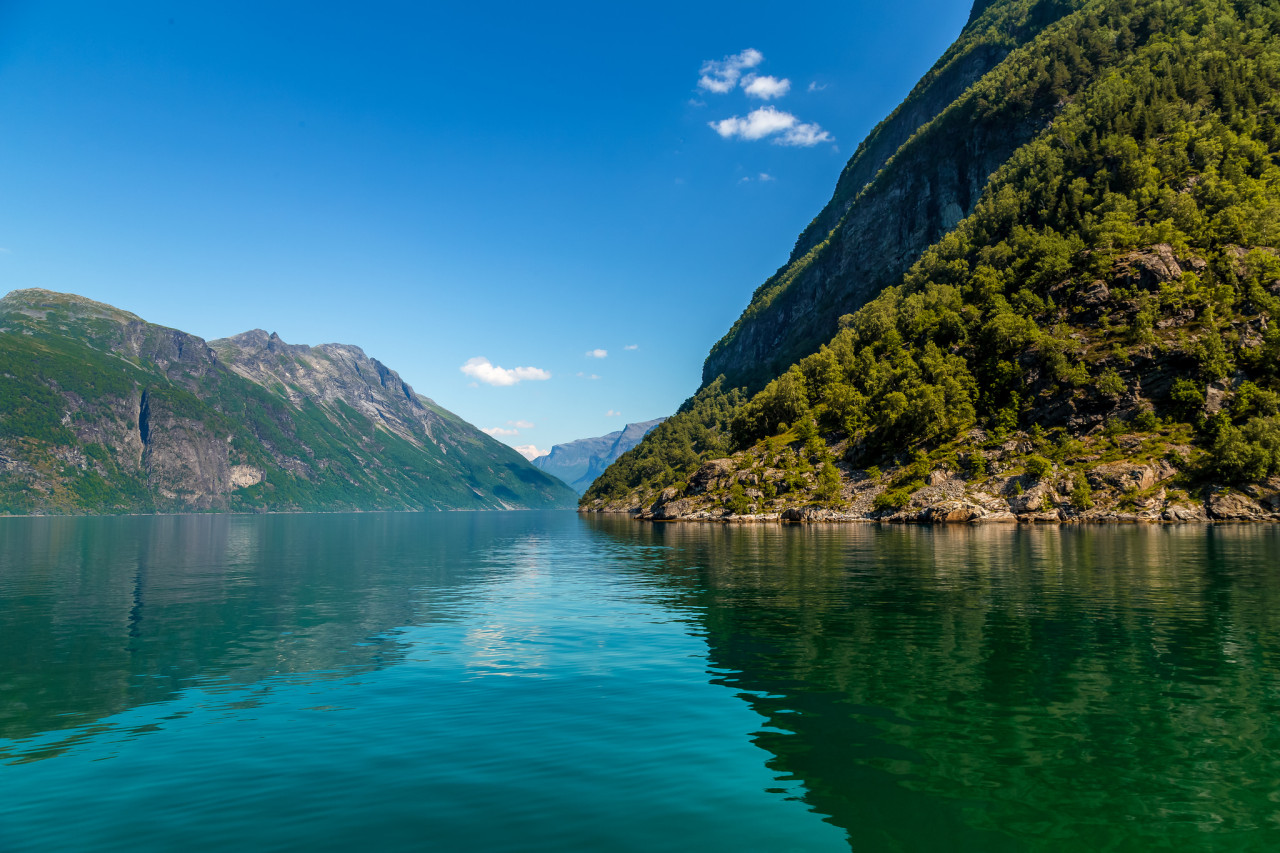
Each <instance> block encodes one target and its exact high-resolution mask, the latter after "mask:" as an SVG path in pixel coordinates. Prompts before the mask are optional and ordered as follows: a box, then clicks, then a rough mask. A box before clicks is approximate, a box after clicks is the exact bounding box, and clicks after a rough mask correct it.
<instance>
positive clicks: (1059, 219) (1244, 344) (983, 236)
mask: <svg viewBox="0 0 1280 853" xmlns="http://www.w3.org/2000/svg"><path fill="white" fill-rule="evenodd" d="M1002 34H1003V35H1002ZM979 45H987V46H988V47H984V48H981V50H983V51H985V52H984V53H983V54H982V55H983V56H985V57H988V58H995V57H998V56H999V54H1000V52H1001V51H1005V53H1004V55H1003V57H1002V58H999V59H998V61H996V62H994V63H993V64H992V65H991V67H990V69H989V70H987V71H985V72H984V73H982V74H981V76H979V77H977V78H976V80H975V82H973V84H972V85H970V86H969V87H968V88H967V89H965V90H964V91H963V92H962V93H961V94H959V95H958V96H957V97H956V98H955V99H954V100H953V101H952V102H951V103H949V104H946V105H945V106H943V107H942V108H941V109H939V110H937V111H936V113H935V114H934V115H933V117H932V118H928V117H927V116H928V114H929V113H931V112H935V111H933V110H926V109H918V110H916V112H915V116H918V117H919V118H920V120H921V122H922V123H920V124H919V125H918V126H917V127H916V128H915V129H914V130H913V131H912V133H911V134H910V136H909V138H907V139H906V141H905V142H903V143H902V144H901V145H900V146H899V147H898V148H897V149H896V150H895V151H894V152H893V153H892V155H891V156H889V157H887V158H883V151H881V152H880V153H879V154H877V155H876V156H875V157H872V158H870V160H868V161H867V162H869V163H870V162H872V161H879V160H882V161H883V165H880V166H878V167H873V166H862V165H861V161H860V159H859V158H860V156H861V157H863V158H864V159H865V158H866V157H867V156H868V155H866V154H865V153H864V152H868V151H871V150H872V148H874V147H875V146H876V140H877V139H878V138H879V137H880V136H883V135H884V134H885V133H886V132H887V131H886V130H885V129H886V128H889V127H890V126H891V125H892V124H893V123H894V122H895V121H903V122H905V123H906V124H907V125H910V124H912V123H913V122H915V121H916V118H911V120H909V121H908V120H907V119H906V118H902V117H904V116H907V115H908V114H909V113H911V111H912V105H913V103H914V102H916V101H922V100H924V99H927V97H928V96H929V93H930V92H932V91H934V89H935V88H936V87H937V86H938V85H940V84H938V83H937V82H936V81H937V80H939V79H941V78H942V77H944V76H945V74H946V71H947V69H948V68H949V67H951V65H952V64H953V63H954V62H955V61H957V58H958V57H963V56H968V55H971V54H973V53H974V52H975V51H979V50H980V48H979V47H977V46H979ZM990 45H998V48H995V47H989V46H990ZM980 65H981V63H978V66H976V67H980ZM939 91H941V90H939ZM1278 110H1280V2H1274V0H1272V2H1226V0H1194V1H1193V2H1169V0H1092V2H1081V3H1029V2H1023V0H1009V2H1000V0H995V2H990V3H987V4H981V5H980V7H975V9H974V14H973V15H972V16H971V19H970V23H969V24H968V26H967V27H966V28H965V30H964V32H963V33H962V34H961V36H960V38H959V40H958V41H957V43H956V45H955V46H953V47H952V48H951V50H949V51H948V53H947V55H946V56H944V58H943V60H941V61H940V62H939V64H938V66H936V67H935V69H934V71H932V72H930V76H927V77H926V78H925V80H924V81H922V82H921V84H920V85H919V86H917V88H916V90H915V91H914V92H913V93H912V95H911V97H910V98H908V100H907V102H905V103H904V105H903V107H900V108H899V110H898V111H896V112H895V114H894V116H892V117H891V118H890V119H888V120H887V121H886V122H885V123H883V124H882V125H881V126H880V128H877V130H876V131H874V132H873V134H872V137H871V138H869V140H868V142H866V143H864V144H863V146H862V147H861V148H860V149H859V152H858V153H857V154H855V155H854V158H853V159H852V160H851V161H850V165H849V166H848V167H847V168H846V170H845V173H844V175H842V177H841V184H840V185H838V187H837V190H836V194H835V196H834V197H833V199H832V202H831V204H829V205H828V207H827V209H826V210H824V211H823V213H822V214H820V215H819V217H818V218H816V219H815V220H814V225H811V226H810V229H809V230H807V231H806V232H805V234H803V235H801V238H800V241H799V242H798V244H797V247H796V256H793V259H792V261H791V262H790V263H789V264H788V266H786V267H784V268H783V270H782V271H780V273H779V274H778V275H777V276H775V277H774V278H772V279H770V280H769V281H767V282H765V284H764V285H762V286H761V288H760V289H758V290H757V291H756V293H755V295H754V297H753V299H752V302H751V305H750V306H749V307H748V308H747V310H746V311H745V312H744V313H743V316H742V317H741V318H740V319H739V320H738V322H737V323H736V324H735V326H734V328H733V329H732V330H730V332H729V334H728V335H726V336H725V338H724V339H722V340H721V341H720V342H719V343H717V344H716V346H715V348H713V350H712V352H711V355H710V356H709V357H708V359H707V364H706V369H705V371H704V385H703V387H702V389H701V390H700V391H699V392H698V394H697V395H696V396H695V397H694V398H692V399H691V400H689V401H688V402H686V404H685V405H684V406H683V407H682V409H681V411H680V412H679V413H678V414H677V415H676V416H675V417H673V418H671V419H670V420H668V421H667V422H666V423H664V424H663V425H662V426H661V427H659V428H658V429H656V430H655V431H654V432H653V433H652V434H650V436H649V437H648V438H646V440H645V441H644V442H642V443H641V444H640V445H639V446H638V447H636V448H635V449H633V450H632V451H631V452H629V453H628V454H626V455H624V456H623V457H622V458H621V459H620V460H619V461H618V462H617V463H616V464H615V465H614V466H613V467H612V468H610V469H609V470H608V471H606V472H605V474H604V475H603V476H602V477H601V478H600V479H598V480H597V481H596V483H595V485H594V486H593V487H592V488H591V489H590V490H589V491H588V492H587V495H586V496H585V498H584V501H583V503H582V506H583V507H584V508H589V509H597V510H613V511H621V510H626V511H631V512H637V513H641V514H642V515H644V516H646V517H654V518H675V517H725V516H730V515H741V516H746V515H751V514H755V515H763V516H766V517H769V516H775V517H776V516H782V517H784V518H823V517H849V518H888V519H894V520H955V521H961V520H979V519H1000V520H1012V519H1015V518H1021V519H1042V520H1062V519H1073V518H1077V519H1160V518H1163V519H1166V520H1189V519H1199V518H1267V517H1269V518H1280V496H1278V495H1277V493H1278V492H1280V372H1278V370H1280V367H1278V366H1280V326H1277V324H1276V318H1277V317H1278V316H1280V256H1278V254H1277V251H1276V247H1277V246H1280V132H1278V131H1277V124H1276V115H1277V111H1278ZM902 133H903V131H902V130H901V129H900V128H899V129H897V130H895V131H894V134H896V135H893V140H894V141H896V139H897V138H898V137H900V136H901V135H902ZM859 170H861V171H859ZM855 173H856V176H855ZM851 176H852V177H851ZM864 178H865V180H864ZM859 182H862V184H861V186H858V185H857V184H858V183H859ZM966 187H969V188H971V190H972V191H971V192H969V191H966ZM833 222H834V224H831V223H833ZM828 226H829V230H827V231H826V232H825V233H823V229H827V228H828ZM819 235H821V240H819V239H818V236H819ZM769 353H776V354H777V356H776V357H774V356H771V355H769Z"/></svg>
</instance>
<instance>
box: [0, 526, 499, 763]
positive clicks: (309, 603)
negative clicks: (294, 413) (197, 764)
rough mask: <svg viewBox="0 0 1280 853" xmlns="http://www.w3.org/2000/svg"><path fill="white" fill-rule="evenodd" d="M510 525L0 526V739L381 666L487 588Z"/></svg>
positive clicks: (56, 748)
mask: <svg viewBox="0 0 1280 853" xmlns="http://www.w3.org/2000/svg"><path fill="white" fill-rule="evenodd" d="M509 528H510V522H509V521H508V522H507V527H502V526H500V525H498V523H497V522H496V521H495V519H493V518H491V517H486V516H483V515H481V514H474V513H473V514H459V515H457V516H454V517H451V518H450V519H449V523H448V525H447V526H444V525H442V524H441V519H439V518H437V517H435V516H413V515H395V514H378V515H365V516H332V517H323V516H321V517H315V516H300V517H273V518H260V517H259V518H255V517H243V516H241V517H235V516H186V517H161V518H103V519H68V518H48V519H10V520H5V519H0V649H3V650H4V659H3V666H0V739H10V740H13V741H18V742H20V741H21V740H22V739H24V738H29V737H31V736H33V735H36V734H40V733H43V732H49V731H57V730H64V729H73V728H78V727H85V726H86V725H87V724H91V723H93V722H94V721H96V720H100V719H103V718H106V717H110V716H112V715H115V714H117V713H119V712H120V711H122V710H125V709H127V708H131V707H134V706H138V705H143V704H150V703H155V702H161V701H164V700H166V699H169V698H171V697H173V696H174V695H176V694H177V693H178V692H179V691H181V690H183V689H186V688H190V687H192V686H200V687H203V688H208V689H215V690H216V689H219V688H235V687H240V686H243V685H250V684H256V683H258V682H261V681H263V680H264V679H269V678H270V679H279V678H282V677H283V678H289V677H293V678H301V679H304V680H316V679H325V678H335V677H340V676H350V675H353V674H356V673H359V672H361V671H367V670H369V669H372V668H378V667H383V666H387V665H389V664H391V663H395V662H397V661H399V660H401V659H402V658H403V656H404V655H405V653H406V648H407V647H406V645H405V644H404V643H403V642H402V641H401V640H400V638H399V629H400V628H401V627H402V626H406V625H410V624H419V625H420V624H424V623H427V622H430V621H438V620H440V619H445V618H450V617H451V613H452V610H453V608H454V606H455V605H456V603H457V602H458V601H459V600H461V599H463V598H465V595H464V594H463V593H462V592H461V591H460V590H461V589H465V588H468V587H472V586H474V585H476V584H483V583H486V582H488V581H489V580H490V579H492V578H493V576H494V574H495V573H497V572H498V569H497V568H496V567H491V569H492V571H491V572H488V573H487V572H486V571H484V570H483V568H484V567H483V566H480V567H478V566H477V561H478V560H480V559H481V557H482V556H483V554H484V551H485V549H486V548H487V547H489V546H490V545H492V543H493V541H494V539H495V537H501V538H502V540H503V541H505V540H506V538H508V537H509V536H511V535H513V534H514V535H519V533H520V531H519V529H517V530H515V531H512V530H510V529H509ZM517 528H518V525H517ZM95 733H96V730H95V729H92V728H83V729H82V730H81V731H80V732H79V733H78V734H77V735H76V736H75V737H74V738H73V739H72V740H70V741H67V742H56V743H51V744H49V745H48V746H47V748H42V749H40V750H37V751H36V752H35V753H32V754H28V755H26V757H28V758H31V757H47V756H48V755H50V754H56V753H57V752H60V751H61V750H62V749H65V748H66V746H68V745H70V743H73V742H75V741H76V740H80V739H82V738H83V737H85V736H92V735H93V734H95ZM19 745H20V744H19ZM3 755H4V753H3V752H0V757H3Z"/></svg>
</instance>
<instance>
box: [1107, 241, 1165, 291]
mask: <svg viewBox="0 0 1280 853" xmlns="http://www.w3.org/2000/svg"><path fill="white" fill-rule="evenodd" d="M1115 271H1116V281H1117V282H1119V283H1123V284H1125V285H1128V286H1130V287H1132V286H1135V285H1136V286H1138V287H1141V288H1143V289H1145V290H1155V289H1157V288H1159V286H1160V285H1161V284H1164V283H1165V282H1169V281H1174V280H1175V279H1177V278H1180V277H1181V276H1182V267H1181V266H1179V265H1178V261H1177V259H1176V258H1174V256H1173V247H1172V246H1170V245H1169V244H1168V243H1158V244H1156V245H1154V246H1149V247H1148V248H1146V249H1143V250H1141V251H1137V252H1130V253H1129V254H1127V255H1122V256H1121V257H1119V258H1117V259H1116V266H1115Z"/></svg>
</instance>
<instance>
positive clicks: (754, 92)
mask: <svg viewBox="0 0 1280 853" xmlns="http://www.w3.org/2000/svg"><path fill="white" fill-rule="evenodd" d="M742 91H744V92H746V93H747V94H748V95H750V96H751V97H753V98H759V99H760V100H762V101H769V100H772V99H774V98H781V97H782V96H783V95H785V94H787V92H790V91H791V81H790V80H788V79H786V78H785V77H784V78H783V79H781V80H779V79H778V78H777V77H769V76H762V75H757V74H748V75H747V76H746V77H743V78H742Z"/></svg>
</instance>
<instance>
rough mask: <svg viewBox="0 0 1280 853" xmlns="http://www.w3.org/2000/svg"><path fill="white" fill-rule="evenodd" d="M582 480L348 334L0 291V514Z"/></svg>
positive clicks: (514, 497) (441, 505)
mask: <svg viewBox="0 0 1280 853" xmlns="http://www.w3.org/2000/svg"><path fill="white" fill-rule="evenodd" d="M574 498H575V496H574V494H573V493H572V491H571V490H570V489H568V488H566V487H565V485H564V484H563V483H561V482H559V481H558V480H556V479H555V478H554V477H551V476H548V475H547V474H544V473H543V472H541V471H539V470H538V469H537V468H535V467H533V466H532V465H530V464H529V463H528V462H526V461H525V459H524V458H523V457H521V456H520V455H519V454H518V453H516V452H515V451H514V450H512V449H511V448H510V447H507V446H506V445H505V444H502V443H501V442H499V441H495V440H494V439H492V438H490V437H489V436H487V435H485V434H484V433H482V432H481V431H480V430H478V429H476V428H475V427H473V426H472V425H471V424H468V423H467V422H465V421H463V420H462V419H461V418H459V417H458V416H457V415H454V414H453V413H451V412H448V411H446V410H445V409H442V408H440V407H439V406H437V405H436V404H435V403H434V402H432V401H431V400H429V399H427V398H426V397H423V396H420V395H418V394H416V393H414V391H413V389H412V388H410V387H409V386H408V385H407V384H405V382H404V381H403V380H401V378H400V376H399V375H398V374H397V373H396V372H395V371H394V370H391V369H390V368H388V367H386V366H385V365H384V364H382V363H381V362H379V361H377V360H375V359H372V358H369V357H368V356H367V355H365V353H364V352H363V351H362V350H361V349H360V348H359V347H355V346H349V345H345V344H322V345H320V346H316V347H306V346H291V345H289V344H286V343H284V342H283V341H281V340H280V338H279V337H277V336H276V335H274V334H268V333H267V332H264V331H261V330H254V331H251V332H246V333H244V334H241V335H236V336H235V337H233V338H226V339H223V340H216V341H210V342H206V341H204V340H202V339H201V338H198V337H196V336H194V335H189V334H187V333H185V332H181V331H178V330H177V329H169V328H165V327H163V326H156V325H152V324H151V323H147V322H146V321H144V320H142V319H141V318H140V317H137V316H135V315H133V314H130V313H128V312H126V311H121V310H119V309H117V308H113V307H111V306H110V305H104V304H102V303H99V302H93V301H91V300H88V299H84V298H82V297H79V296H73V295H70V294H62V293H52V292H50V291H47V290H19V291H14V292H13V293H10V294H9V295H8V296H6V297H4V298H3V299H0V513H3V512H8V513H58V512H65V513H81V512H93V513H111V512H175V511H189V510H238V511H254V510H257V511H265V510H271V511H289V510H382V509H522V508H547V507H568V506H572V505H573V502H574Z"/></svg>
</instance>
